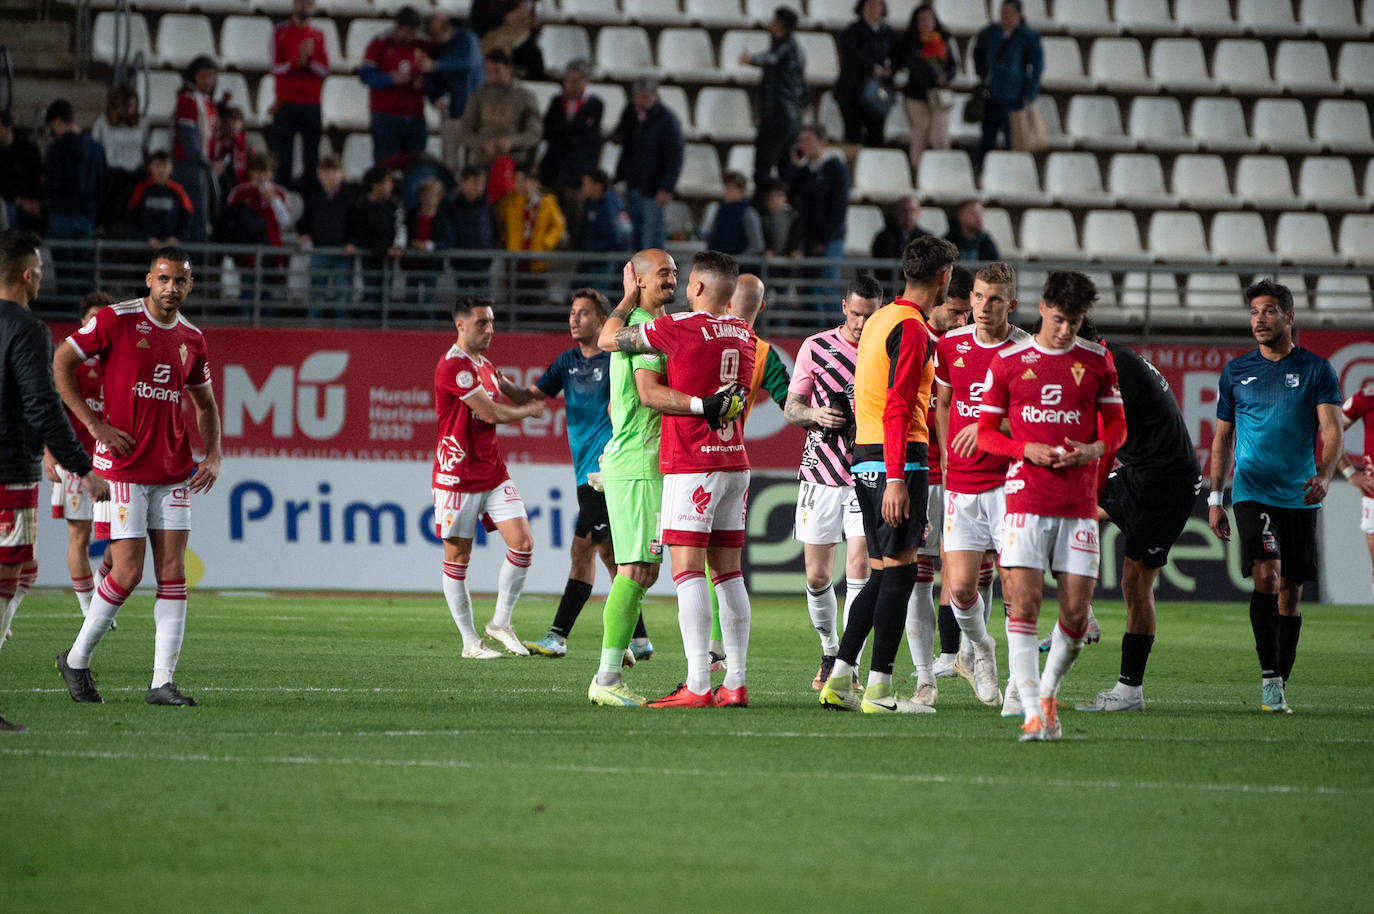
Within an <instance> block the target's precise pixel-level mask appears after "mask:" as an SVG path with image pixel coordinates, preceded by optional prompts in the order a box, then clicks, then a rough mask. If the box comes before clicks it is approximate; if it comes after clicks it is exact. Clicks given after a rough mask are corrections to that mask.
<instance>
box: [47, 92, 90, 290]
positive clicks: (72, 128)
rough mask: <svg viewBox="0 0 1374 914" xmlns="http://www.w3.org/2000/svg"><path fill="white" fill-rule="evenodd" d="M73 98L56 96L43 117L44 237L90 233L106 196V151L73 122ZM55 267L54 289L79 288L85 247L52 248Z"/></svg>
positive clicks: (85, 261) (86, 254) (84, 281)
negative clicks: (45, 142)
mask: <svg viewBox="0 0 1374 914" xmlns="http://www.w3.org/2000/svg"><path fill="white" fill-rule="evenodd" d="M73 119H74V115H73V114H72V103H71V102H69V101H67V100H66V99H65V98H59V99H57V100H56V101H54V102H53V103H52V104H50V105H48V111H47V114H46V115H45V116H44V120H45V121H46V122H47V125H48V132H49V133H50V134H52V137H53V140H52V142H51V143H49V144H48V154H47V160H46V161H45V162H44V163H43V205H44V209H46V210H47V215H48V229H47V237H48V238H50V239H60V240H80V239H89V238H94V237H95V223H96V219H97V218H98V217H99V215H100V207H101V201H102V200H104V198H105V151H104V150H103V149H101V148H100V144H99V143H97V142H96V141H95V140H94V139H92V138H91V135H90V134H89V133H82V132H81V130H80V128H78V127H77V126H76V124H74V123H73ZM54 257H55V259H56V260H57V262H58V264H59V267H65V269H62V268H59V269H58V272H57V281H58V286H57V288H58V292H59V293H60V294H62V295H68V294H79V290H80V287H82V286H86V285H88V284H89V283H90V279H89V277H85V278H82V277H81V276H80V275H79V274H80V273H82V272H84V271H85V270H86V269H87V268H88V265H89V264H90V251H89V247H88V246H85V245H81V246H76V245H73V246H67V247H60V248H58V250H57V251H56V252H55V254H54Z"/></svg>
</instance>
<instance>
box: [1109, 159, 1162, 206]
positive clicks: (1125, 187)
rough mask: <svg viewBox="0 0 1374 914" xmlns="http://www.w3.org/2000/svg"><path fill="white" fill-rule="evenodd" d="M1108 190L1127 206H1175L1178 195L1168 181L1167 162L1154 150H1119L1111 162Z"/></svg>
mask: <svg viewBox="0 0 1374 914" xmlns="http://www.w3.org/2000/svg"><path fill="white" fill-rule="evenodd" d="M1107 192H1108V193H1110V194H1111V195H1112V196H1113V197H1115V198H1116V199H1117V200H1119V201H1120V202H1121V203H1123V204H1124V205H1126V206H1129V207H1138V208H1142V209H1154V208H1156V207H1170V206H1175V205H1176V204H1177V202H1178V200H1177V198H1176V197H1175V196H1174V195H1173V194H1171V193H1169V191H1168V189H1167V188H1166V187H1165V185H1164V166H1163V165H1162V164H1161V163H1160V161H1159V156H1157V155H1155V154H1154V153H1153V152H1119V153H1117V154H1116V155H1114V156H1112V161H1111V164H1110V165H1108V166H1107Z"/></svg>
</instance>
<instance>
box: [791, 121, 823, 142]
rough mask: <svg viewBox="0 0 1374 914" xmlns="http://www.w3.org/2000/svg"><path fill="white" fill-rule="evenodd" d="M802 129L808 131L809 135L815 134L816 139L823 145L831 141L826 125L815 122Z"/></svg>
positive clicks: (803, 125) (802, 126) (804, 125)
mask: <svg viewBox="0 0 1374 914" xmlns="http://www.w3.org/2000/svg"><path fill="white" fill-rule="evenodd" d="M801 129H802V130H804V131H806V132H807V133H811V134H814V135H815V137H816V139H818V140H820V141H821V142H822V143H824V142H825V141H826V140H828V139H830V134H828V133H826V132H825V125H824V124H822V123H820V122H819V121H813V122H812V123H809V124H802V125H801ZM798 132H801V131H798Z"/></svg>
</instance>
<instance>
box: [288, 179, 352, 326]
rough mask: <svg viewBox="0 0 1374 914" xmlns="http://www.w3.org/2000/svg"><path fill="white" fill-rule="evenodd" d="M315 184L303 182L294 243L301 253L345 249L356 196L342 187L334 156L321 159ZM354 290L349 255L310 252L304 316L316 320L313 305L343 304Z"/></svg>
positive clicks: (316, 314)
mask: <svg viewBox="0 0 1374 914" xmlns="http://www.w3.org/2000/svg"><path fill="white" fill-rule="evenodd" d="M315 176H316V181H315V182H313V183H311V182H305V183H307V184H308V185H309V186H308V187H307V188H306V192H305V196H304V202H305V210H304V212H302V213H301V218H300V221H299V222H297V223H296V240H297V242H298V243H299V244H300V246H301V249H302V250H306V251H313V250H314V249H316V248H346V247H347V245H348V218H349V214H350V213H351V211H352V209H353V205H354V202H355V201H356V199H357V195H356V194H355V193H354V192H353V189H352V188H351V187H348V186H346V185H345V184H344V172H343V166H342V165H341V164H339V160H338V159H336V158H335V157H334V156H325V157H324V158H323V159H320V165H319V168H318V169H316V171H315ZM352 289H353V257H352V255H351V254H350V253H347V252H345V253H342V254H340V253H319V252H316V253H313V254H311V256H310V300H311V305H312V307H311V308H310V310H309V311H308V312H307V313H306V316H307V317H310V318H317V317H319V316H320V313H321V312H320V311H319V310H318V309H316V308H315V307H314V305H316V304H319V303H321V302H325V303H330V304H335V303H342V302H346V301H347V300H348V298H349V293H350V292H351V291H352Z"/></svg>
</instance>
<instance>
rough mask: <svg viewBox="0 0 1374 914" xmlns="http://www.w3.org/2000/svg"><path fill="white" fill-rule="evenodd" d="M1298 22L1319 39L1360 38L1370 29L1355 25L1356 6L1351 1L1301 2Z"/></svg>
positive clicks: (1321, 0)
mask: <svg viewBox="0 0 1374 914" xmlns="http://www.w3.org/2000/svg"><path fill="white" fill-rule="evenodd" d="M1298 21H1299V22H1300V23H1302V27H1303V28H1304V29H1306V30H1307V31H1310V32H1315V33H1316V35H1317V37H1318V38H1358V37H1362V36H1365V35H1368V34H1369V28H1368V27H1367V26H1368V24H1366V27H1365V28H1363V29H1362V28H1360V27H1359V26H1358V25H1357V24H1356V23H1355V4H1354V3H1353V2H1351V0H1300V2H1299V4H1298Z"/></svg>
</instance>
